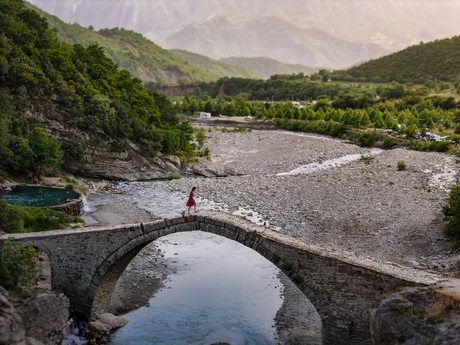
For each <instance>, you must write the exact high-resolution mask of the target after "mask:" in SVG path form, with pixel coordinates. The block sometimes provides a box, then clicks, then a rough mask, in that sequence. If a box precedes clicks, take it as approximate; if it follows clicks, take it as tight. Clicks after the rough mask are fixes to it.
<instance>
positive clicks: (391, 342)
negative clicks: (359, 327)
mask: <svg viewBox="0 0 460 345" xmlns="http://www.w3.org/2000/svg"><path fill="white" fill-rule="evenodd" d="M459 308H460V296H456V295H454V294H451V293H448V292H447V293H446V292H442V291H439V290H434V289H433V288H431V287H427V288H408V289H407V290H404V291H401V292H397V293H394V294H393V295H391V296H389V297H387V298H385V299H383V300H381V301H380V302H379V303H377V304H376V305H375V306H374V307H373V308H372V309H371V310H370V318H369V321H370V330H371V336H372V342H373V344H374V345H398V344H405V345H419V344H441V343H442V344H443V345H447V344H449V345H454V344H455V345H457V344H459V342H458V339H460V316H459Z"/></svg>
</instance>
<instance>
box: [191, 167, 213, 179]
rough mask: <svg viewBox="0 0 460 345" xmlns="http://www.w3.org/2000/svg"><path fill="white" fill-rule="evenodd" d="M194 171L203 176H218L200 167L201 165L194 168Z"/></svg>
mask: <svg viewBox="0 0 460 345" xmlns="http://www.w3.org/2000/svg"><path fill="white" fill-rule="evenodd" d="M192 172H193V173H194V174H195V175H198V176H203V177H216V175H214V174H211V173H209V172H208V171H206V170H205V169H203V168H200V167H196V166H195V167H193V168H192Z"/></svg>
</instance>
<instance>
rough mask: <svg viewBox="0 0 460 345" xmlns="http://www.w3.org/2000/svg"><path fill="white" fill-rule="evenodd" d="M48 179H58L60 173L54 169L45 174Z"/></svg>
mask: <svg viewBox="0 0 460 345" xmlns="http://www.w3.org/2000/svg"><path fill="white" fill-rule="evenodd" d="M45 176H46V177H58V176H59V171H58V170H57V169H56V168H55V167H54V168H51V169H50V170H49V171H47V172H46V173H45Z"/></svg>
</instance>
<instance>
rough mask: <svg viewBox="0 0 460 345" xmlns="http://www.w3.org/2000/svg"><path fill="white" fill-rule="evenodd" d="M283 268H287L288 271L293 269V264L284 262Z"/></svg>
mask: <svg viewBox="0 0 460 345" xmlns="http://www.w3.org/2000/svg"><path fill="white" fill-rule="evenodd" d="M283 268H284V269H285V270H286V271H290V270H291V269H292V265H291V264H289V263H287V264H284V265H283Z"/></svg>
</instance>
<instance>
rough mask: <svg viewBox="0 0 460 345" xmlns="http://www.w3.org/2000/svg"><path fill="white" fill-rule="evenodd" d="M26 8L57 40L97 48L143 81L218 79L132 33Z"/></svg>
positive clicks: (168, 81) (166, 81)
mask: <svg viewBox="0 0 460 345" xmlns="http://www.w3.org/2000/svg"><path fill="white" fill-rule="evenodd" d="M27 6H28V7H30V8H31V9H33V10H35V11H37V12H38V13H39V14H40V15H41V16H43V17H45V18H46V19H47V20H48V23H49V26H50V27H51V28H54V29H57V37H58V38H59V40H61V41H63V42H67V43H70V44H81V45H82V46H84V47H89V46H90V45H94V44H98V45H99V46H101V47H103V49H104V53H105V54H106V55H107V57H108V58H109V59H111V60H112V61H114V62H115V63H117V64H118V65H119V66H120V68H122V69H125V70H127V71H128V72H130V73H131V75H133V76H136V77H138V78H139V79H142V80H144V81H156V82H159V83H163V84H166V83H175V82H177V81H181V80H182V81H183V82H190V81H192V82H194V81H214V80H217V79H218V77H217V76H216V75H213V74H212V73H210V72H208V71H207V70H206V69H204V68H200V67H197V66H196V65H195V64H193V63H189V62H187V61H186V60H183V59H182V58H181V57H180V56H179V57H178V56H176V55H174V54H172V53H170V52H169V51H167V50H165V49H163V48H161V47H160V46H158V45H156V44H155V43H153V42H152V41H150V40H148V39H146V38H145V37H143V36H142V35H141V34H139V33H136V32H134V31H131V30H124V29H119V28H113V29H101V30H99V31H94V30H91V29H89V28H85V27H82V26H80V25H79V24H72V25H71V24H67V23H65V22H63V21H62V20H60V19H59V18H57V17H55V16H52V15H50V14H48V13H46V12H44V11H42V10H40V9H39V8H37V7H35V6H33V5H31V4H28V3H27ZM245 77H247V76H245Z"/></svg>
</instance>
